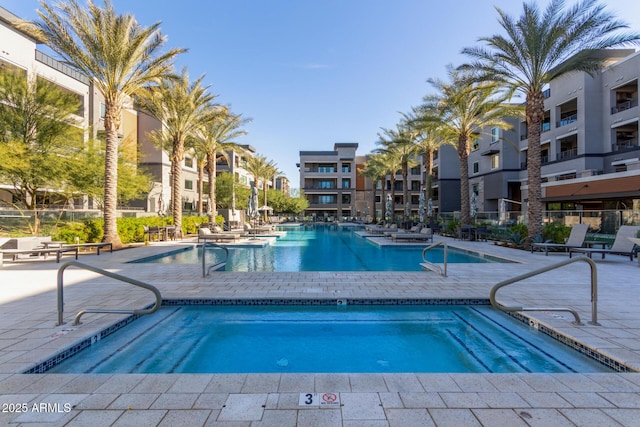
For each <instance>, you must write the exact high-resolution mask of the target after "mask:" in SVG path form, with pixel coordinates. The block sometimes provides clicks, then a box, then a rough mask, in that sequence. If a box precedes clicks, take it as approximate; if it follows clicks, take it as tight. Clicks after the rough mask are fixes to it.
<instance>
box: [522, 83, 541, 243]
mask: <svg viewBox="0 0 640 427" xmlns="http://www.w3.org/2000/svg"><path fill="white" fill-rule="evenodd" d="M525 108H526V116H527V131H528V132H529V138H528V140H529V143H528V148H527V175H528V196H527V198H528V202H527V219H528V224H527V225H528V230H529V237H531V238H533V237H535V236H537V235H538V234H540V232H541V230H542V177H541V171H540V169H541V158H540V132H541V130H542V128H541V125H542V120H543V116H544V95H543V94H542V91H537V92H533V93H529V94H528V95H527V100H526V107H525Z"/></svg>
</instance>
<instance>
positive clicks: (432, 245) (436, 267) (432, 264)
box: [420, 241, 447, 277]
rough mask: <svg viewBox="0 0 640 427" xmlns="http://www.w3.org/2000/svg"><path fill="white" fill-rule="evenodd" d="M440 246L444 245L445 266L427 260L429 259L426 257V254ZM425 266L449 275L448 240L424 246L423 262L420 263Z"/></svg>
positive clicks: (445, 275) (443, 274)
mask: <svg viewBox="0 0 640 427" xmlns="http://www.w3.org/2000/svg"><path fill="white" fill-rule="evenodd" d="M438 246H443V247H444V263H443V266H442V267H440V266H439V265H437V264H434V263H432V262H431V261H427V259H426V258H425V256H424V255H425V254H426V253H427V252H428V251H429V250H431V249H433V248H435V247H438ZM420 265H421V266H422V267H423V268H428V269H429V270H434V271H437V272H438V273H440V274H441V275H442V276H444V277H447V242H443V241H441V242H436V243H433V244H431V245H429V246H427V247H426V248H424V249H423V250H422V264H420Z"/></svg>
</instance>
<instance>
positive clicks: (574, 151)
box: [558, 147, 578, 160]
mask: <svg viewBox="0 0 640 427" xmlns="http://www.w3.org/2000/svg"><path fill="white" fill-rule="evenodd" d="M577 155H578V148H577V147H576V148H571V149H569V150H564V151H561V152H559V153H558V160H567V159H572V158H574V157H576V156H577Z"/></svg>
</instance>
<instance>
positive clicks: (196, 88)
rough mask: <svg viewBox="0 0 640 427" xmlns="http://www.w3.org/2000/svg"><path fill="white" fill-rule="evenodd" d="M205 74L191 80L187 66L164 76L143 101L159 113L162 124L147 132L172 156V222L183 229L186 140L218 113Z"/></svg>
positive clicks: (156, 115)
mask: <svg viewBox="0 0 640 427" xmlns="http://www.w3.org/2000/svg"><path fill="white" fill-rule="evenodd" d="M203 78H204V76H201V77H200V78H198V79H197V80H196V81H194V82H193V83H190V82H189V73H188V72H187V70H186V68H185V69H183V70H182V73H181V75H180V76H176V77H175V78H167V79H163V80H162V81H161V82H160V85H159V86H157V87H152V88H147V89H146V90H145V91H144V92H143V93H141V96H140V99H139V100H140V105H141V106H142V108H144V109H146V110H147V111H149V113H150V114H151V115H153V116H154V117H156V118H157V119H158V120H159V121H160V123H161V124H162V127H161V128H160V129H155V130H153V131H151V132H149V133H148V135H147V136H148V138H149V139H150V140H151V141H153V142H154V143H155V144H156V145H157V146H159V147H161V148H162V149H163V150H164V151H166V152H167V153H168V154H169V159H170V160H171V208H172V212H173V225H175V226H176V229H177V230H181V229H182V162H183V161H184V155H185V142H186V141H187V139H188V138H193V137H194V135H195V133H196V131H197V130H198V129H200V127H201V126H202V125H203V124H204V123H206V122H207V121H209V120H212V118H213V117H215V116H216V115H217V114H219V111H220V108H218V107H217V106H215V105H213V104H212V101H213V99H214V98H215V95H212V94H210V93H208V92H207V90H208V87H205V86H203V85H202V80H203Z"/></svg>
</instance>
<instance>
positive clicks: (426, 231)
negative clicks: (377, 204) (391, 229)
mask: <svg viewBox="0 0 640 427" xmlns="http://www.w3.org/2000/svg"><path fill="white" fill-rule="evenodd" d="M391 240H394V241H396V242H397V241H399V240H428V241H430V242H433V231H431V229H430V228H428V227H425V228H423V229H421V230H420V231H419V232H417V233H395V234H392V235H391Z"/></svg>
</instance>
